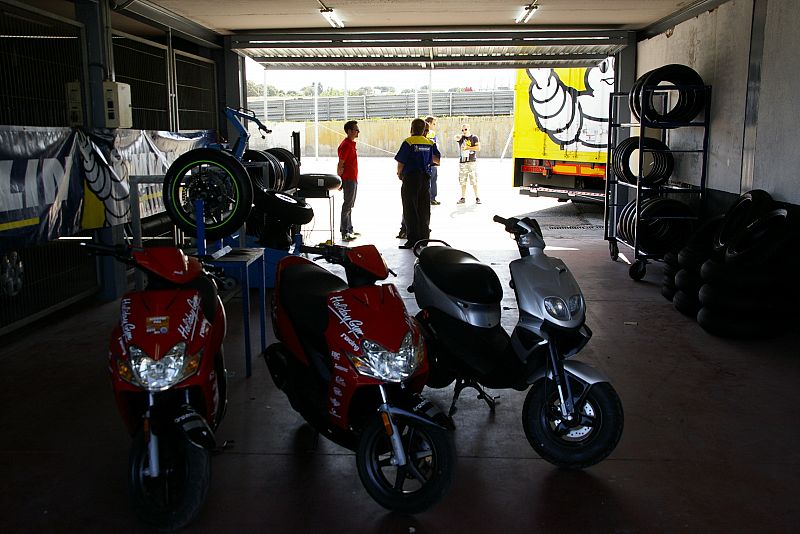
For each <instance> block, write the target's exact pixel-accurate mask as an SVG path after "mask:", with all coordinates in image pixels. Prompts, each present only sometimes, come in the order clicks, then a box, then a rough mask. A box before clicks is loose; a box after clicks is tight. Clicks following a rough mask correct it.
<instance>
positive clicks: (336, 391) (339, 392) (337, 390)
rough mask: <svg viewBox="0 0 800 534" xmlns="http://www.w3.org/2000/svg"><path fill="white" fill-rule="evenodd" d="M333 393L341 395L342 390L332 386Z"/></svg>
mask: <svg viewBox="0 0 800 534" xmlns="http://www.w3.org/2000/svg"><path fill="white" fill-rule="evenodd" d="M333 394H334V395H336V396H337V397H341V396H342V390H341V389H339V388H337V387H336V386H333Z"/></svg>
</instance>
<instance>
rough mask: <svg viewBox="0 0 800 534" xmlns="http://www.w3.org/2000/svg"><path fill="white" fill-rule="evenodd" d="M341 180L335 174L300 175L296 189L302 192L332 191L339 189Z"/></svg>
mask: <svg viewBox="0 0 800 534" xmlns="http://www.w3.org/2000/svg"><path fill="white" fill-rule="evenodd" d="M341 185H342V179H341V178H339V177H338V176H336V175H335V174H301V175H300V178H299V180H298V182H297V188H298V189H303V190H309V189H310V190H312V191H313V190H324V191H333V190H336V189H339V187H341Z"/></svg>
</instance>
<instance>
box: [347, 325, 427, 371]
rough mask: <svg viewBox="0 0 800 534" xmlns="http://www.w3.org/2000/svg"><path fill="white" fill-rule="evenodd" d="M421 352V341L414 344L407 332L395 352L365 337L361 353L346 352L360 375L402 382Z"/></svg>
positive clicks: (421, 356)
mask: <svg viewBox="0 0 800 534" xmlns="http://www.w3.org/2000/svg"><path fill="white" fill-rule="evenodd" d="M423 354H424V350H423V348H422V343H421V341H420V343H417V344H416V345H415V344H414V336H413V335H412V334H411V332H409V333H408V334H406V337H404V338H403V343H402V344H401V345H400V350H398V351H397V352H392V351H390V350H387V349H385V348H384V347H382V346H381V345H379V344H378V343H375V342H374V341H370V340H368V339H365V340H364V341H362V342H361V355H355V354H348V357H349V358H350V361H351V362H352V363H353V365H354V366H355V368H356V371H358V372H359V373H361V374H362V375H365V376H370V377H372V378H377V379H378V380H385V381H387V382H402V381H403V380H405V379H407V378H408V377H410V376H411V375H413V374H414V371H416V370H417V367H418V366H419V363H420V361H422V358H423Z"/></svg>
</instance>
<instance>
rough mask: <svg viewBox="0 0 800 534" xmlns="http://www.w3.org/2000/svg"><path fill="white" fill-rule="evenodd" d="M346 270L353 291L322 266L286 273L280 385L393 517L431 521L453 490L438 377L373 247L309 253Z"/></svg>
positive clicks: (269, 357) (278, 312)
mask: <svg viewBox="0 0 800 534" xmlns="http://www.w3.org/2000/svg"><path fill="white" fill-rule="evenodd" d="M301 250H302V251H303V252H307V253H311V254H319V255H320V256H321V257H322V258H324V259H325V260H327V261H328V262H330V263H334V264H339V265H341V266H343V267H344V271H345V275H346V279H347V282H345V281H344V280H342V278H340V277H339V276H336V275H335V274H333V273H331V272H330V271H328V270H326V269H324V268H323V267H321V266H319V265H317V264H316V263H314V262H313V261H310V260H308V259H306V258H303V257H300V256H287V257H285V258H283V259H282V260H281V261H280V262H279V263H278V268H277V278H276V284H275V291H274V297H273V299H274V300H273V306H272V324H273V327H274V329H275V336H276V337H277V338H278V340H279V342H278V343H274V344H272V345H270V346H269V347H268V348H267V350H266V352H265V354H264V356H265V359H266V361H267V366H268V367H269V371H270V374H271V375H272V378H273V380H274V382H275V385H276V386H277V387H278V388H280V389H281V390H283V391H284V392H285V393H286V395H287V397H288V398H289V402H290V404H291V405H292V408H294V409H295V410H296V411H297V412H299V413H300V414H301V415H302V416H303V417H304V418H305V420H306V421H308V423H309V424H310V425H311V426H312V427H314V429H316V430H317V431H318V432H320V433H322V434H323V435H324V436H325V437H327V438H328V439H330V440H331V441H333V442H334V443H337V444H339V445H341V446H343V447H346V448H348V449H350V450H353V451H356V465H357V467H358V474H359V476H360V478H361V482H362V484H363V485H364V487H365V488H366V490H367V492H368V493H369V494H370V496H372V498H373V499H375V500H376V501H377V502H378V503H379V504H380V505H382V506H383V507H385V508H387V509H389V510H394V511H399V512H404V513H416V512H421V511H423V510H425V509H427V508H428V507H430V506H431V505H433V504H434V503H436V502H437V501H439V500H440V499H441V498H442V497H443V496H444V495H445V493H446V492H447V490H448V489H449V487H450V484H451V481H452V477H453V469H454V464H455V452H454V448H453V442H452V436H451V433H450V429H451V424H450V420H449V418H448V417H447V416H445V415H444V414H443V413H442V412H440V411H439V410H438V408H436V407H435V406H434V405H433V404H431V403H430V402H429V401H427V400H425V399H423V398H422V397H421V396H420V394H419V393H420V391H422V388H423V387H424V386H425V382H426V380H427V376H428V362H427V359H426V356H425V346H424V344H423V339H422V335H421V332H420V329H419V326H418V325H417V323H416V320H415V319H414V318H412V317H410V316H409V315H408V313H407V311H406V308H405V305H404V304H403V299H402V298H401V296H400V294H399V293H398V291H397V288H396V287H395V286H394V285H392V284H383V285H377V284H376V282H377V281H378V280H385V279H386V278H387V277H388V276H389V270H388V268H387V267H386V263H384V261H383V258H382V257H381V255H380V253H379V252H378V250H377V249H376V248H375V247H374V246H373V245H366V246H359V247H354V248H347V247H342V246H337V245H320V246H319V247H306V246H304V247H302V248H301Z"/></svg>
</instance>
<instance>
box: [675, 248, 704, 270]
mask: <svg viewBox="0 0 800 534" xmlns="http://www.w3.org/2000/svg"><path fill="white" fill-rule="evenodd" d="M710 256H711V253H710V252H697V251H695V250H694V249H691V248H687V247H683V248H682V249H681V250H680V251H679V252H678V265H680V267H681V269H692V270H697V269H698V268H699V267H700V266H701V265H702V264H703V262H705V261H706V260H708V259H709V257H710Z"/></svg>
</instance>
